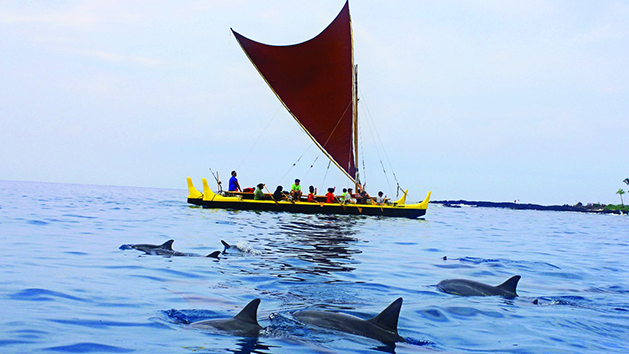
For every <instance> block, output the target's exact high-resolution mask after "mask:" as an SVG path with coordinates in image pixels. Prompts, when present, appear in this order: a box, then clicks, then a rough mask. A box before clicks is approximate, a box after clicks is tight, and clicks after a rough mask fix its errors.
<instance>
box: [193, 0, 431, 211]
mask: <svg viewBox="0 0 629 354" xmlns="http://www.w3.org/2000/svg"><path fill="white" fill-rule="evenodd" d="M232 33H233V35H234V37H235V38H236V41H237V42H238V43H239V44H240V46H241V48H242V50H243V51H244V52H245V54H246V55H247V57H248V58H249V60H250V61H251V63H252V64H253V66H254V67H255V68H256V70H257V71H258V73H259V74H260V75H261V76H262V78H263V79H264V81H265V82H266V83H267V84H268V85H269V87H270V88H271V90H272V91H273V93H274V94H275V95H276V96H277V98H278V99H279V100H280V102H281V103H282V104H283V105H284V107H285V108H286V110H287V111H288V113H289V114H290V115H291V116H292V117H293V118H294V119H295V120H296V121H297V123H298V124H299V126H300V127H301V128H302V129H303V131H304V132H305V133H306V134H307V135H308V136H309V137H310V138H311V139H312V141H313V143H314V144H315V145H316V146H317V147H318V148H319V149H320V150H321V152H323V154H324V155H325V156H326V157H327V158H328V159H329V160H330V163H332V164H334V165H335V166H336V167H338V168H339V169H340V171H341V172H342V173H343V174H344V175H345V176H346V177H347V178H348V179H349V180H350V181H351V182H352V183H353V184H354V185H355V190H356V191H359V190H365V185H366V181H361V175H365V174H364V170H363V171H362V172H363V173H361V171H360V168H359V165H360V164H359V163H358V147H359V142H358V139H359V136H360V134H359V131H358V129H359V125H358V66H356V65H354V48H353V38H352V37H353V34H352V22H351V19H350V14H349V3H348V2H346V3H345V6H343V9H341V12H340V13H339V14H338V15H337V16H336V18H335V19H334V20H333V21H332V22H331V23H330V24H329V25H328V27H326V28H325V29H324V30H323V31H322V32H321V33H320V34H318V35H317V36H315V37H314V38H312V39H310V40H308V41H305V42H302V43H298V44H293V45H281V46H277V45H269V44H264V43H260V42H256V41H254V40H251V39H249V38H247V37H245V36H243V35H241V34H239V33H238V32H236V31H234V30H232ZM381 163H382V161H381ZM328 167H329V165H328ZM363 169H364V161H363ZM383 170H384V168H383ZM215 178H217V177H216V176H215ZM394 178H395V174H394ZM217 181H218V180H217ZM396 182H397V178H396ZM219 189H220V186H219ZM188 190H189V195H188V203H190V204H194V205H200V206H203V207H206V208H227V209H238V210H269V211H284V212H294V213H308V214H315V213H316V214H346V215H375V216H380V215H382V216H399V217H408V218H417V217H420V216H422V215H425V214H426V209H427V208H428V201H429V199H430V192H428V195H427V196H426V198H425V199H424V200H423V201H422V202H421V203H417V204H406V196H407V193H408V190H404V189H402V188H401V187H400V185H399V183H398V184H397V191H403V195H402V197H401V198H400V199H399V200H397V201H395V202H393V203H387V204H383V205H379V204H377V203H375V201H373V200H371V199H369V200H366V203H362V204H358V203H351V204H344V203H325V202H324V201H325V197H323V196H317V202H314V203H308V202H306V201H302V200H298V201H290V200H281V201H277V200H273V199H272V197H271V196H270V195H269V194H267V195H266V196H265V198H264V199H263V200H254V199H253V193H234V192H220V193H214V192H213V191H212V190H211V189H210V188H209V187H208V185H207V180H206V179H203V193H201V192H199V191H198V190H197V189H196V188H195V187H194V186H193V184H192V180H191V179H190V178H189V177H188Z"/></svg>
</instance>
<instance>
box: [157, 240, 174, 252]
mask: <svg viewBox="0 0 629 354" xmlns="http://www.w3.org/2000/svg"><path fill="white" fill-rule="evenodd" d="M174 242H175V240H168V241H166V242H164V243H163V244H162V245H161V246H160V248H162V249H165V250H169V251H172V250H173V243H174Z"/></svg>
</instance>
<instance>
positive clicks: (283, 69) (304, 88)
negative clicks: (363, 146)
mask: <svg viewBox="0 0 629 354" xmlns="http://www.w3.org/2000/svg"><path fill="white" fill-rule="evenodd" d="M232 32H233V33H234V36H235V37H236V39H237V40H238V42H239V43H240V45H241V47H242V49H243V50H244V51H245V53H246V54H247V56H248V57H249V59H250V60H251V62H252V63H253V65H254V66H255V67H256V68H257V69H258V71H259V72H260V74H261V75H262V77H263V78H264V80H266V82H267V83H268V84H269V86H270V87H271V90H273V92H275V94H276V95H277V96H278V98H279V99H280V101H282V103H283V104H284V106H286V109H288V111H289V112H290V113H291V114H292V115H293V117H294V118H295V119H296V120H297V122H299V124H301V126H302V127H303V128H304V130H305V131H306V132H307V133H308V134H309V135H310V137H311V138H312V139H313V140H314V141H315V142H316V143H317V145H318V146H319V147H320V148H321V149H322V150H323V152H324V153H326V155H328V157H329V158H331V159H332V160H333V161H334V162H335V163H336V164H337V165H338V166H339V167H340V168H341V169H343V170H344V171H345V172H346V173H347V174H348V176H350V177H351V178H352V179H355V178H356V162H355V156H354V145H353V141H354V140H353V133H352V132H353V126H354V123H353V116H354V103H353V53H352V29H351V23H350V16H349V5H348V3H345V6H344V7H343V9H342V10H341V12H340V13H339V14H338V16H336V19H334V21H332V23H331V24H330V25H329V26H328V27H327V28H326V29H325V30H323V32H321V33H320V34H319V35H318V36H316V37H314V38H312V39H311V40H309V41H306V42H303V43H299V44H294V45H288V46H274V45H268V44H263V43H259V42H256V41H253V40H251V39H248V38H246V37H244V36H242V35H240V34H238V33H236V32H234V31H233V30H232Z"/></svg>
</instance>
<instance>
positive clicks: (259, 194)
mask: <svg viewBox="0 0 629 354" xmlns="http://www.w3.org/2000/svg"><path fill="white" fill-rule="evenodd" d="M262 188H264V183H258V188H256V191H255V192H253V199H254V200H262V199H264V192H263V191H262Z"/></svg>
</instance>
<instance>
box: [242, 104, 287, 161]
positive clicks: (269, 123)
mask: <svg viewBox="0 0 629 354" xmlns="http://www.w3.org/2000/svg"><path fill="white" fill-rule="evenodd" d="M281 108H282V107H278V108H277V110H276V111H275V113H274V114H273V116H272V117H271V120H269V122H268V123H266V127H264V130H262V133H260V135H259V136H258V138H257V139H256V141H255V142H254V143H253V145H252V146H251V147H250V148H249V151H247V153H246V154H245V156H244V157H243V158H242V161H240V164H238V167H236V170H239V169H240V166H242V164H243V163H244V162H245V160H246V159H247V157H249V154H250V153H251V151H252V150H253V148H254V147H255V146H256V144H257V143H258V141H259V140H260V138H261V137H262V135H263V134H264V133H265V132H266V130H267V129H268V128H269V125H271V122H273V120H274V119H275V117H277V113H278V112H279V111H280V109H281Z"/></svg>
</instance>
